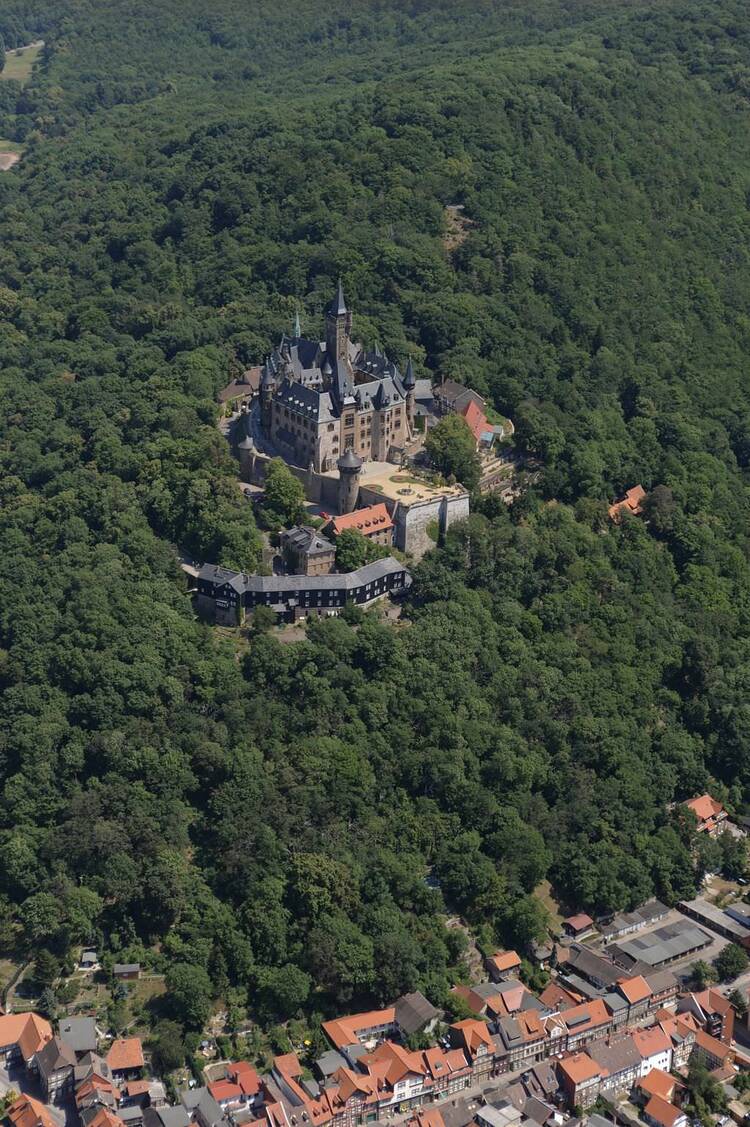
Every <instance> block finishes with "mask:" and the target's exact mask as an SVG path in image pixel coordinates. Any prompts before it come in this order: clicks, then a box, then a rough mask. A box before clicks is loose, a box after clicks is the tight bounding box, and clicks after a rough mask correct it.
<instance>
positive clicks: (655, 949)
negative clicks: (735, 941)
mask: <svg viewBox="0 0 750 1127" xmlns="http://www.w3.org/2000/svg"><path fill="white" fill-rule="evenodd" d="M721 914H722V915H723V913H721ZM729 922H731V921H729ZM736 926H737V927H739V926H740V925H739V924H738V925H736ZM710 942H711V936H710V935H708V934H707V933H706V932H705V931H704V930H703V928H700V927H698V926H697V924H694V923H690V922H689V921H687V920H685V921H682V920H679V921H677V922H675V923H673V924H666V925H665V926H664V927H660V928H657V929H656V930H655V931H652V932H650V933H649V934H648V935H639V936H634V937H633V939H627V940H623V941H622V943H613V944H612V945H611V946H610V947H609V948H608V950H609V951H611V952H612V954H613V956H614V957H615V958H616V959H618V961H620V962H622V964H623V965H624V966H626V967H627V965H628V962H629V961H630V962H634V961H635V960H636V959H638V960H640V961H641V962H642V963H646V964H647V965H648V966H649V967H659V966H661V965H662V964H663V963H668V962H672V960H673V959H679V958H680V957H681V956H682V955H687V954H688V953H689V952H690V951H695V950H700V949H701V948H702V947H707V946H708V944H709V943H710Z"/></svg>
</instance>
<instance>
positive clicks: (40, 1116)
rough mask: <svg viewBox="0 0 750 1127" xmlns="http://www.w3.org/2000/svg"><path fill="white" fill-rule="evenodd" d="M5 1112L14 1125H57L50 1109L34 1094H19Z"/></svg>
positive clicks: (50, 1126)
mask: <svg viewBox="0 0 750 1127" xmlns="http://www.w3.org/2000/svg"><path fill="white" fill-rule="evenodd" d="M5 1114H6V1115H7V1116H8V1119H9V1120H10V1121H11V1123H12V1124H13V1127H55V1121H54V1119H53V1118H52V1116H51V1115H50V1113H49V1110H48V1109H47V1108H46V1107H45V1106H44V1104H42V1103H40V1102H39V1100H35V1099H34V1098H33V1097H32V1096H19V1097H18V1099H17V1100H14V1101H13V1103H12V1104H11V1105H10V1107H9V1108H8V1110H7V1112H6V1113H5Z"/></svg>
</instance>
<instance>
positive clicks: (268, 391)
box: [260, 360, 276, 434]
mask: <svg viewBox="0 0 750 1127" xmlns="http://www.w3.org/2000/svg"><path fill="white" fill-rule="evenodd" d="M275 389H276V381H275V379H274V376H273V369H272V368H271V361H270V360H266V362H265V364H264V365H263V375H262V377H261V381H260V423H261V426H262V427H263V430H264V431H265V432H266V434H270V433H271V407H272V404H273V393H274V391H275Z"/></svg>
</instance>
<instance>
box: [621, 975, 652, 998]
mask: <svg viewBox="0 0 750 1127" xmlns="http://www.w3.org/2000/svg"><path fill="white" fill-rule="evenodd" d="M617 987H618V989H619V991H620V993H621V994H622V996H623V998H625V999H626V1001H628V1002H630V1004H631V1006H634V1005H635V1004H636V1002H644V1001H645V1000H646V998H650V997H651V987H650V986H649V984H648V983H647V982H646V979H645V978H644V977H643V975H642V974H637V975H635V977H634V978H621V979H620V980H619V981H618V983H617Z"/></svg>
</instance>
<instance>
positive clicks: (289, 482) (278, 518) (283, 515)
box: [260, 458, 305, 528]
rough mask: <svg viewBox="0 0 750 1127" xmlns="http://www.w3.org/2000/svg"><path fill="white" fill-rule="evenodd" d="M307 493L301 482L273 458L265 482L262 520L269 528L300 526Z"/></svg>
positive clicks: (278, 459)
mask: <svg viewBox="0 0 750 1127" xmlns="http://www.w3.org/2000/svg"><path fill="white" fill-rule="evenodd" d="M304 505H305V491H304V489H303V487H302V483H301V481H300V480H299V479H298V478H297V477H295V475H294V474H293V473H292V471H291V470H290V469H289V468H288V466H286V465H285V464H284V462H282V460H281V458H272V459H271V461H270V462H269V463H268V468H267V470H266V478H265V482H264V496H263V504H262V506H261V510H260V512H261V518H262V520H263V521H264V523H265V524H266V526H267V527H268V528H282V527H289V526H290V525H293V524H299V522H300V521H301V520H302V519H303V516H304Z"/></svg>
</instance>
